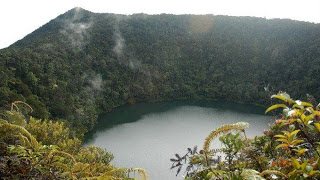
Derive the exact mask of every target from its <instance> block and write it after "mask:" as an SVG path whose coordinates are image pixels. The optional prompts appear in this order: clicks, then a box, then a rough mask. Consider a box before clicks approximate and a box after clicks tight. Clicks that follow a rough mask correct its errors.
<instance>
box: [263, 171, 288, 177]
mask: <svg viewBox="0 0 320 180" xmlns="http://www.w3.org/2000/svg"><path fill="white" fill-rule="evenodd" d="M272 174H274V175H278V176H282V177H285V178H288V177H287V176H286V175H285V174H283V173H282V172H280V171H277V170H264V171H262V172H261V173H260V176H262V177H263V176H266V175H272Z"/></svg>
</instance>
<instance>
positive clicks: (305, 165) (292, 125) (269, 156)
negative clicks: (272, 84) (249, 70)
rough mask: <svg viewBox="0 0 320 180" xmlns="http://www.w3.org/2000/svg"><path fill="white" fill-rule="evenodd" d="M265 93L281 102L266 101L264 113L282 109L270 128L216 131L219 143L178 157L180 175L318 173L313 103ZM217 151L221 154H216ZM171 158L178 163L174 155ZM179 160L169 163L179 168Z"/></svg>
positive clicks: (291, 176) (319, 115)
mask: <svg viewBox="0 0 320 180" xmlns="http://www.w3.org/2000/svg"><path fill="white" fill-rule="evenodd" d="M271 98H273V99H277V100H280V101H282V103H283V104H275V105H273V106H271V107H270V108H268V109H267V110H266V113H267V112H270V111H273V110H276V109H278V108H282V109H283V112H282V116H280V119H278V120H276V121H275V123H274V124H272V125H271V126H270V130H266V131H265V132H264V134H265V135H264V136H259V137H255V138H254V139H247V138H246V136H245V131H244V130H243V131H242V132H243V134H242V133H240V132H237V133H235V134H232V133H230V132H228V134H226V133H225V134H223V133H216V134H217V135H218V134H219V135H222V136H221V137H220V138H219V140H220V141H221V143H222V148H221V149H215V150H208V148H207V146H204V148H205V149H204V150H201V151H200V154H196V153H195V154H194V155H192V156H190V157H189V156H184V157H183V158H181V159H183V160H184V161H185V162H187V164H188V168H187V169H186V172H187V173H186V175H187V176H186V178H185V179H220V180H225V179H239V180H240V179H241V180H242V179H261V180H262V179H288V180H297V179H314V180H315V179H319V178H320V155H319V150H320V138H319V133H320V128H319V124H320V111H319V107H318V106H317V107H314V106H313V105H312V104H311V103H308V102H303V101H300V100H296V101H295V100H292V99H291V98H290V96H289V95H288V94H286V93H279V94H277V95H273V96H271ZM276 117H278V118H279V116H276ZM229 126H232V125H224V126H222V127H220V128H218V129H216V130H214V131H213V132H220V131H221V129H225V128H226V127H229ZM212 134H213V133H210V134H209V135H208V137H207V139H208V138H209V139H210V138H211V137H212ZM215 137H216V136H215ZM207 139H206V140H205V143H204V144H206V141H207ZM219 153H220V154H219ZM221 153H222V154H221ZM221 155H222V156H223V157H224V160H221V159H220V158H219V156H221ZM179 157H180V156H179ZM216 157H217V158H216ZM172 161H173V162H179V163H180V164H181V161H177V160H176V159H172ZM180 164H179V166H173V168H175V167H180V168H181V167H182V165H180ZM178 171H179V172H180V170H178ZM179 172H178V173H179Z"/></svg>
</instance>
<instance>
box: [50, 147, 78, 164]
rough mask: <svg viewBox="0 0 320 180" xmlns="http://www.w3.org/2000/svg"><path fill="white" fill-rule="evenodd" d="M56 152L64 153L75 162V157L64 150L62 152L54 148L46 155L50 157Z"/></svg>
mask: <svg viewBox="0 0 320 180" xmlns="http://www.w3.org/2000/svg"><path fill="white" fill-rule="evenodd" d="M56 153H57V154H63V155H65V156H68V157H69V158H70V159H72V161H73V162H74V163H76V162H77V161H76V159H75V158H74V157H73V156H72V155H71V154H69V153H66V152H63V151H58V150H56V149H53V150H51V151H50V153H49V154H48V157H51V156H53V154H56Z"/></svg>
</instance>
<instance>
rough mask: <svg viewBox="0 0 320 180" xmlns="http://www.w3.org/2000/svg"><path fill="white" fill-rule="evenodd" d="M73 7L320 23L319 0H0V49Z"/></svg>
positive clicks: (115, 11)
mask: <svg viewBox="0 0 320 180" xmlns="http://www.w3.org/2000/svg"><path fill="white" fill-rule="evenodd" d="M74 7H82V8H84V9H87V10H89V11H92V12H104V13H119V14H132V13H142V12H143V13H147V14H160V13H171V14H215V15H232V16H256V17H266V18H289V19H295V20H301V21H309V22H315V23H320V0H1V3H0V22H1V26H0V49H2V48H5V47H7V46H9V45H11V44H12V43H14V42H15V41H17V40H19V39H21V38H23V37H24V36H26V35H27V34H29V33H31V32H32V31H34V30H35V29H37V28H39V27H40V26H42V25H43V24H45V23H47V22H48V21H50V20H51V19H54V18H55V17H57V16H58V15H60V14H62V13H64V12H66V11H67V10H69V9H72V8H74Z"/></svg>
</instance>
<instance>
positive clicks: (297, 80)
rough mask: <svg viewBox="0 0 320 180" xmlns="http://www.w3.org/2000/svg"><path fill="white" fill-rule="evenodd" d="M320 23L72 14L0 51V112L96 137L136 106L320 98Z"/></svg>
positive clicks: (250, 18) (254, 19) (69, 12)
mask: <svg viewBox="0 0 320 180" xmlns="http://www.w3.org/2000/svg"><path fill="white" fill-rule="evenodd" d="M319 69H320V25H319V24H313V23H306V22H299V21H292V20H280V19H273V20H267V19H264V18H253V17H228V16H214V15H169V14H161V15H146V14H134V15H117V14H98V13H92V12H89V11H86V10H84V9H81V8H74V9H72V10H70V11H68V12H66V13H65V14H62V15H60V16H58V17H57V18H56V19H53V20H51V21H50V22H49V23H47V24H45V25H43V26H42V27H40V28H39V29H37V30H36V31H34V32H32V33H31V34H29V35H28V36H26V37H25V38H24V39H22V40H20V41H18V42H16V43H15V44H13V45H11V46H10V47H9V48H6V49H2V50H0V100H1V102H0V104H1V105H2V106H3V107H2V108H3V109H5V108H8V107H5V105H9V104H10V103H11V102H12V101H16V100H22V101H24V102H27V103H28V104H30V105H31V106H32V107H34V109H35V111H34V112H33V116H35V117H37V118H42V119H46V118H49V117H50V118H52V119H66V120H68V121H70V122H72V124H73V125H74V126H76V127H85V128H87V129H91V128H92V127H93V126H94V124H95V122H96V119H97V115H98V114H100V113H102V112H105V111H109V110H111V109H112V108H114V107H116V106H119V105H122V104H125V103H128V102H131V103H132V102H134V101H157V100H163V99H178V98H188V99H225V100H231V101H239V102H246V103H253V102H256V103H259V104H267V102H268V99H269V94H270V93H274V92H277V91H279V90H283V91H287V92H288V93H290V94H291V95H292V96H294V97H297V98H301V97H305V94H307V93H308V94H311V95H313V96H314V97H315V98H316V99H318V100H319V98H320V94H319V91H320V82H319V80H318V78H319V77H320V70H319Z"/></svg>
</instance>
